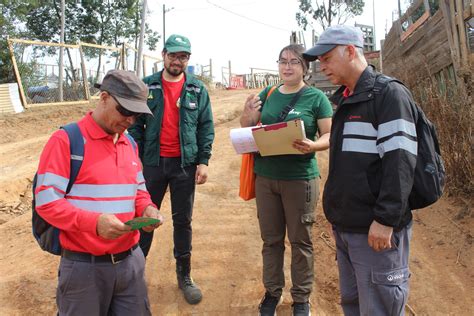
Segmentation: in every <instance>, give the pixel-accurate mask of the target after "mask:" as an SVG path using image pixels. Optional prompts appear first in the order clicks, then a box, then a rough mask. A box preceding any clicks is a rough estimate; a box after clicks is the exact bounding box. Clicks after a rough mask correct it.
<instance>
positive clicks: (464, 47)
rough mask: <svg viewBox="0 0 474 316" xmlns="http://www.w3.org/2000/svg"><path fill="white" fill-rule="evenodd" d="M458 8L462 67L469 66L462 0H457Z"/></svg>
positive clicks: (457, 16) (457, 17)
mask: <svg viewBox="0 0 474 316" xmlns="http://www.w3.org/2000/svg"><path fill="white" fill-rule="evenodd" d="M456 8H457V10H458V12H457V14H456V19H457V24H458V31H459V45H460V47H459V48H460V52H461V67H467V66H468V64H469V53H468V49H467V42H466V26H465V24H464V19H463V14H462V12H463V11H464V10H463V9H464V8H463V4H462V0H456Z"/></svg>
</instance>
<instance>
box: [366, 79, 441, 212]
mask: <svg viewBox="0 0 474 316" xmlns="http://www.w3.org/2000/svg"><path fill="white" fill-rule="evenodd" d="M392 81H396V82H398V83H399V84H402V85H403V83H402V82H401V81H399V80H397V79H395V78H391V77H389V76H386V75H382V74H379V75H377V77H376V79H375V84H374V90H373V91H374V102H372V103H371V104H372V107H371V110H370V111H369V113H371V115H373V118H374V120H373V122H376V121H377V119H376V118H377V116H376V115H375V113H376V112H375V109H376V108H377V107H378V106H381V105H380V104H377V106H376V105H375V104H376V103H377V102H380V97H379V96H380V94H381V92H382V90H383V89H384V88H385V87H386V86H387V84H388V83H389V82H392ZM416 110H417V113H418V120H417V121H416V124H415V125H416V134H417V142H418V154H417V158H416V167H415V175H414V181H413V187H412V189H411V193H410V196H409V198H408V203H409V205H410V209H412V210H416V209H420V208H424V207H427V206H429V205H431V204H433V203H435V202H436V201H438V200H439V198H440V197H441V196H442V195H443V190H444V185H445V181H446V170H445V168H444V161H443V158H442V157H441V151H440V149H439V143H438V136H437V134H436V129H435V127H434V125H433V123H431V122H430V121H429V120H428V118H427V117H426V115H425V113H424V112H423V110H422V109H421V108H420V107H419V106H418V105H417V104H416ZM374 127H376V126H374Z"/></svg>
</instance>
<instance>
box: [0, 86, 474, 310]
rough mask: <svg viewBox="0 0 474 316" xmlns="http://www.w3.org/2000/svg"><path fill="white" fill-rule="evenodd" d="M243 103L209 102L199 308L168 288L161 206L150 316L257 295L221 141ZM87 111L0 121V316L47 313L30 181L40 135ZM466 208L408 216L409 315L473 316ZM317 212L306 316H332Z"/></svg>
mask: <svg viewBox="0 0 474 316" xmlns="http://www.w3.org/2000/svg"><path fill="white" fill-rule="evenodd" d="M248 93H249V91H242V90H233V91H220V90H216V91H214V92H212V94H211V100H212V103H213V110H214V117H215V123H216V141H215V144H214V150H213V157H212V159H211V161H210V168H209V171H210V175H209V182H208V183H206V184H205V185H202V186H198V189H197V192H196V203H195V211H194V221H193V230H194V236H193V278H194V279H195V281H196V282H197V283H198V284H199V285H200V286H201V288H202V290H203V294H204V299H203V301H202V302H201V303H200V304H199V305H197V306H190V305H187V304H186V302H185V301H184V299H183V298H182V295H181V294H180V292H179V290H178V288H177V285H176V275H175V272H174V270H175V267H174V259H173V254H172V224H171V213H170V205H169V201H168V200H165V202H164V204H163V206H162V211H163V212H164V214H165V215H167V220H168V221H167V222H166V223H165V225H163V227H162V228H160V229H159V231H158V232H157V233H156V235H155V236H156V237H155V239H154V244H153V246H152V250H151V253H150V256H149V257H148V260H147V270H146V277H147V281H148V287H149V297H150V300H151V305H152V311H153V313H154V314H155V315H191V314H192V315H256V311H257V306H258V303H259V300H260V298H261V296H262V294H263V291H264V289H263V286H262V284H261V266H262V262H261V261H262V260H261V240H260V234H259V229H258V222H257V218H256V211H255V203H254V201H250V202H243V201H241V200H240V199H239V198H238V196H237V192H238V174H239V168H240V157H239V156H237V155H236V154H235V153H234V151H233V148H232V146H231V144H230V141H229V136H228V135H229V130H230V129H231V128H235V127H237V126H238V116H239V115H240V111H241V108H242V105H243V102H244V100H245V97H246V96H247V95H248ZM89 107H90V106H83V105H81V106H62V107H44V108H36V109H33V110H28V111H26V113H22V114H17V115H10V116H4V117H2V118H0V124H1V126H2V131H3V133H2V134H3V138H2V139H1V140H0V160H1V165H0V240H2V242H1V245H0V306H2V308H1V313H0V314H2V315H52V314H54V313H55V311H56V306H55V290H56V282H57V264H58V257H55V256H52V255H49V254H47V253H45V252H43V251H41V250H40V249H39V247H38V246H37V245H36V242H35V241H34V240H33V237H32V235H31V222H30V216H31V215H30V207H31V206H30V200H31V193H30V191H31V188H30V187H31V180H32V177H33V174H34V172H35V170H36V167H37V164H38V158H39V154H40V152H41V149H42V147H43V146H44V143H45V142H46V141H47V139H48V137H49V135H50V134H51V133H52V132H53V131H54V130H56V129H57V128H58V127H59V126H61V125H63V124H66V123H68V122H71V121H75V120H77V119H79V118H80V117H81V116H82V115H83V114H84V113H86V112H87V110H88V108H89ZM318 159H319V164H320V167H321V171H322V174H323V181H321V183H324V176H325V175H326V173H327V163H328V162H327V152H325V153H322V154H318ZM321 189H322V187H321ZM472 202H473V201H472V200H469V201H462V200H452V199H448V198H444V199H442V200H441V201H440V202H438V203H437V204H435V205H434V206H432V207H430V208H428V209H425V210H422V211H419V212H415V216H414V218H415V225H414V234H413V243H412V251H411V258H410V264H411V270H412V277H411V294H410V298H409V305H410V308H411V310H412V311H414V312H416V314H419V315H472V314H474V311H473V309H472V303H471V301H472V298H473V297H472V284H474V282H473V281H474V280H473V276H474V274H473V272H472V261H473V260H472V259H473V252H472V235H471V230H472V227H473V214H472V208H471V205H472ZM317 212H318V213H317V223H316V225H315V226H314V230H313V240H314V247H315V254H316V255H315V272H316V276H315V285H314V286H315V289H314V293H313V295H312V297H311V303H312V309H313V315H337V314H341V313H342V311H341V309H340V308H339V306H338V301H339V292H338V275H337V269H336V263H335V261H334V259H335V252H334V243H333V241H332V240H331V238H330V237H329V235H328V233H327V232H326V227H327V223H326V221H325V219H324V216H323V214H322V211H321V206H320V203H319V204H318V210H317ZM287 249H289V244H288V243H287ZM285 260H286V263H287V266H286V270H285V271H286V277H287V287H286V289H285V293H284V303H283V305H282V306H281V307H280V308H279V314H280V315H290V314H291V313H290V311H291V297H290V295H289V287H290V284H291V282H290V273H289V269H288V265H289V262H290V251H289V250H288V251H287V252H286V258H285ZM409 312H410V311H409ZM412 314H413V313H412Z"/></svg>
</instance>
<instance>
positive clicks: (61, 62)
mask: <svg viewBox="0 0 474 316" xmlns="http://www.w3.org/2000/svg"><path fill="white" fill-rule="evenodd" d="M64 2H65V0H61V35H60V39H59V43H60V44H61V46H59V86H58V88H59V102H63V99H64V91H63V68H64V46H63V45H64V13H65V9H64V6H65V4H64ZM72 71H74V69H72Z"/></svg>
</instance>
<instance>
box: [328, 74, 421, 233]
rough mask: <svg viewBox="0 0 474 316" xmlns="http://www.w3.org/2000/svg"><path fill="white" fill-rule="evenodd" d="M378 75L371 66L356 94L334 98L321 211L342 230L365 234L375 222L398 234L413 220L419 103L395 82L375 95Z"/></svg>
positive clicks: (341, 90) (360, 80)
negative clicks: (410, 202)
mask: <svg viewBox="0 0 474 316" xmlns="http://www.w3.org/2000/svg"><path fill="white" fill-rule="evenodd" d="M376 75H377V73H376V72H374V71H373V70H372V68H371V67H370V66H369V67H367V68H366V69H365V70H364V72H363V73H362V74H361V76H360V78H359V80H358V82H357V84H356V86H355V89H354V92H353V94H352V95H350V96H348V97H344V96H343V91H344V89H345V87H344V86H342V87H341V88H340V89H338V90H337V91H336V93H335V94H334V95H333V96H332V97H331V101H332V102H333V103H335V104H336V105H337V109H336V111H335V113H334V116H333V123H332V128H331V138H330V161H329V175H328V180H327V182H326V184H325V188H324V195H323V207H324V213H325V215H326V218H327V219H328V220H329V222H331V223H332V224H333V225H334V226H335V227H336V229H337V230H340V231H348V232H359V233H367V232H368V231H369V227H370V224H371V223H372V221H373V220H375V221H377V222H379V223H380V224H383V225H386V226H391V227H393V228H394V229H395V230H396V231H397V230H400V229H401V228H403V227H405V226H406V225H407V224H408V223H409V222H410V221H411V218H412V215H411V210H410V209H409V206H408V196H409V194H410V191H411V188H412V186H413V177H414V170H415V165H416V155H417V141H416V128H415V122H416V119H417V117H416V115H417V114H416V113H417V112H416V107H415V103H414V101H413V98H412V96H411V94H410V92H409V91H408V89H406V88H405V87H404V86H403V85H401V84H399V83H397V82H390V83H388V84H387V85H386V86H385V87H384V89H383V90H382V91H380V93H379V94H378V95H377V96H375V95H374V82H375V77H376ZM375 97H377V102H375ZM374 110H375V111H374ZM371 111H372V112H371ZM374 112H375V113H374Z"/></svg>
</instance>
